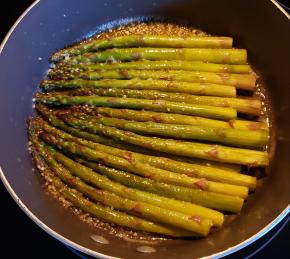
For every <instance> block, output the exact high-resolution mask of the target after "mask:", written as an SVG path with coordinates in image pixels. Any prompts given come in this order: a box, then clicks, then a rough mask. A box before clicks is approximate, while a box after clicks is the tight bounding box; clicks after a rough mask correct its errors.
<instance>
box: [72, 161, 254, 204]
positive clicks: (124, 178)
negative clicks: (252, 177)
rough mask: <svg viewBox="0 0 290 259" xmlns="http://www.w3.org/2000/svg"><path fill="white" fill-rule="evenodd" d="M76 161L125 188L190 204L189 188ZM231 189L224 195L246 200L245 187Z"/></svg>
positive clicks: (205, 184)
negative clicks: (234, 195)
mask: <svg viewBox="0 0 290 259" xmlns="http://www.w3.org/2000/svg"><path fill="white" fill-rule="evenodd" d="M77 161H78V162H80V163H81V164H84V165H85V166H88V167H90V168H92V169H93V170H95V171H97V172H100V173H101V174H104V175H106V176H108V177H109V178H110V179H112V180H114V181H116V182H119V183H121V184H124V185H126V186H129V187H132V188H136V189H140V190H143V191H147V192H151V193H156V194H159V195H162V196H167V197H170V198H175V199H178V200H183V201H189V202H191V196H192V190H191V189H190V188H187V187H180V186H177V185H172V184H166V183H160V182H156V181H153V180H150V179H146V178H143V177H140V176H137V175H134V174H130V173H128V172H125V171H121V170H117V169H114V168H109V167H107V166H104V165H101V164H97V163H93V162H89V161H86V160H84V159H81V158H77ZM196 183H198V184H200V186H203V187H202V188H204V189H206V188H208V190H209V189H210V188H212V189H213V188H214V184H213V185H212V186H211V187H209V186H210V184H211V183H212V182H209V181H206V180H205V179H202V180H199V181H198V182H196ZM216 186H218V185H216ZM224 186H225V188H227V187H228V186H229V185H224ZM231 187H232V190H233V192H232V191H231V190H230V188H227V190H228V192H224V194H225V193H226V194H229V195H233V194H236V195H237V196H239V197H241V198H246V196H247V195H248V194H247V188H245V187H243V188H240V186H233V185H232V186H231ZM236 187H238V188H236ZM199 188H201V187H199ZM218 188H219V187H218ZM218 188H217V189H218Z"/></svg>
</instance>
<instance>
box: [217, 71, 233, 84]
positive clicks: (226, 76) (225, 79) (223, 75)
mask: <svg viewBox="0 0 290 259" xmlns="http://www.w3.org/2000/svg"><path fill="white" fill-rule="evenodd" d="M218 76H219V77H220V79H221V80H222V82H223V83H227V82H228V80H229V79H230V74H227V73H218Z"/></svg>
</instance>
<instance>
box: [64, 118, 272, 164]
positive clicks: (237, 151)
mask: <svg viewBox="0 0 290 259" xmlns="http://www.w3.org/2000/svg"><path fill="white" fill-rule="evenodd" d="M62 119H63V120H64V121H65V122H66V123H68V124H69V125H70V126H72V127H76V128H80V129H83V130H87V131H89V132H92V133H99V134H103V135H105V136H107V137H112V138H114V139H117V140H121V141H124V142H127V143H130V144H134V145H137V146H140V147H145V148H148V149H152V150H157V151H161V152H165V153H169V154H176V155H179V156H180V155H181V156H187V157H194V158H195V157H197V158H202V159H208V160H213V161H219V162H225V163H233V164H242V165H246V166H267V165H268V164H269V159H268V154H267V152H262V151H256V150H249V149H242V148H233V147H226V146H221V145H211V144H204V143H195V142H186V141H182V142H180V141H178V140H173V139H161V138H157V137H147V136H142V135H138V134H136V133H133V132H129V131H123V130H119V129H116V128H114V127H109V126H104V125H100V124H94V125H92V123H90V122H87V121H86V120H81V119H77V118H74V117H71V116H70V117H63V118H62Z"/></svg>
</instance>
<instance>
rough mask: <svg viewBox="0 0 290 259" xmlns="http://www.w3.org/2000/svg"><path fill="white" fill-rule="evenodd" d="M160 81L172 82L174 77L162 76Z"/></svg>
mask: <svg viewBox="0 0 290 259" xmlns="http://www.w3.org/2000/svg"><path fill="white" fill-rule="evenodd" d="M159 79H160V80H166V81H172V80H173V79H174V77H172V76H162V77H160V78H159Z"/></svg>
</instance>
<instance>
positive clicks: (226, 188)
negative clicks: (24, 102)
mask: <svg viewBox="0 0 290 259" xmlns="http://www.w3.org/2000/svg"><path fill="white" fill-rule="evenodd" d="M36 123H38V124H39V126H40V128H42V129H43V130H44V131H45V132H47V133H49V134H53V135H54V136H56V137H57V138H60V139H62V140H66V141H73V142H75V143H77V144H80V145H85V146H87V147H89V148H92V149H94V150H98V151H101V152H104V154H111V155H113V156H117V157H120V158H122V159H123V158H125V159H126V160H129V162H131V160H132V161H134V166H135V167H136V168H135V169H138V168H137V167H138V166H136V161H140V162H141V163H144V164H147V163H148V164H149V165H150V164H151V163H150V158H151V156H146V155H142V154H140V153H134V152H129V151H124V150H121V149H118V148H113V147H108V146H104V145H101V144H97V143H92V142H89V141H86V140H83V139H80V138H76V137H73V136H72V135H70V134H67V133H65V132H62V131H60V130H57V129H55V128H53V127H50V126H49V125H48V124H46V123H45V122H44V121H41V120H37V122H36ZM130 159H131V160H130ZM153 160H154V159H153ZM141 166H142V165H141ZM130 167H131V166H130ZM157 167H158V166H157ZM146 168H148V166H147V167H146ZM146 170H147V169H146ZM146 170H144V171H145V172H146ZM166 172H167V177H166V175H164V173H165V172H164V171H163V170H161V171H160V170H158V169H156V170H155V172H154V173H155V174H158V177H159V178H160V180H161V182H165V183H166V182H168V183H173V184H176V185H181V186H188V187H192V188H195V189H201V190H206V191H209V192H215V193H222V194H227V195H233V196H240V197H242V198H246V197H247V195H248V188H246V187H242V186H236V185H230V184H223V183H217V182H212V181H206V180H205V179H202V180H201V179H198V178H194V177H192V175H191V177H185V176H183V175H182V177H180V174H176V173H172V171H171V170H169V171H166ZM139 174H140V173H139ZM141 175H143V174H142V173H141ZM157 181H158V179H157ZM161 186H162V185H161ZM185 194H186V193H183V194H182V196H185ZM187 194H188V195H190V196H191V191H189V193H187ZM194 194H195V193H193V194H192V195H193V196H194ZM176 198H177V197H176ZM190 200H191V198H190Z"/></svg>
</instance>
